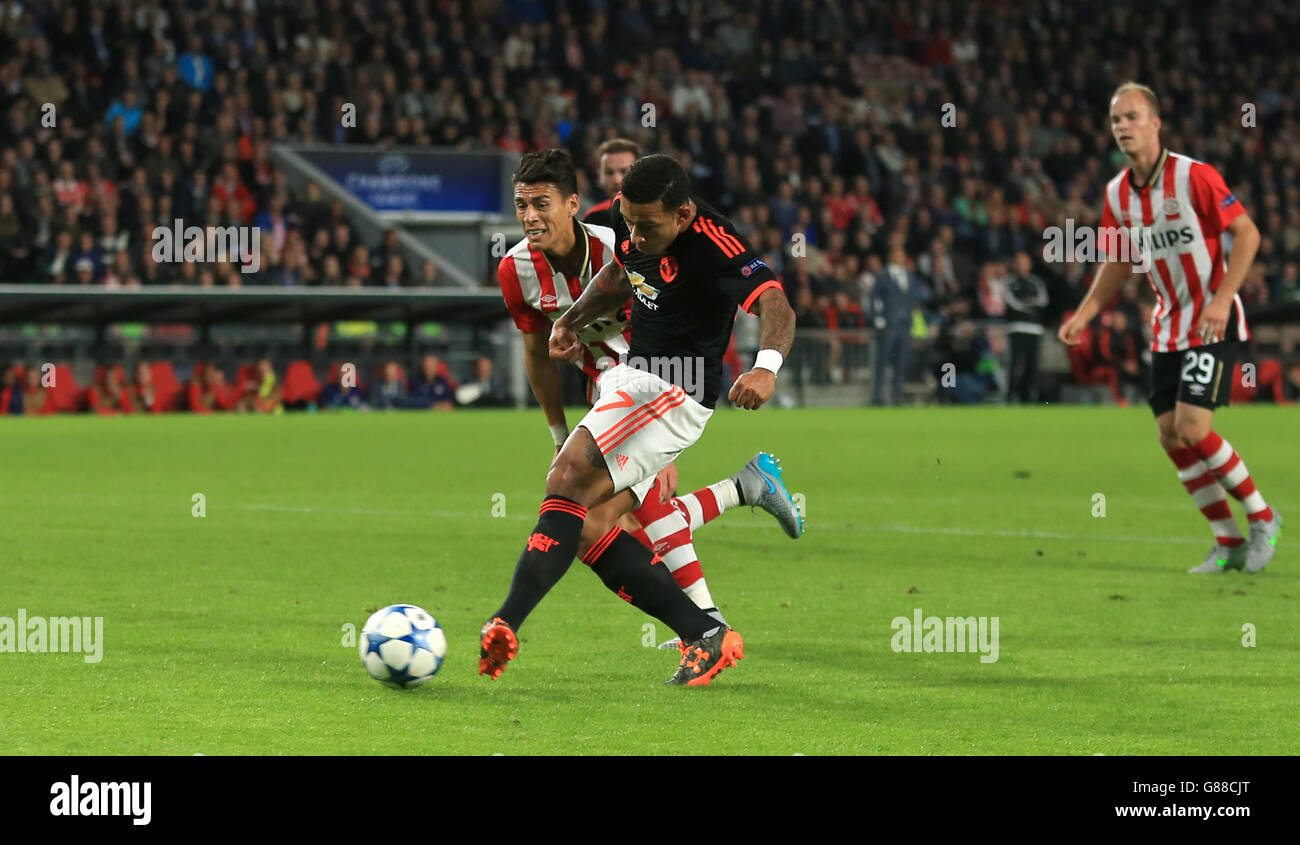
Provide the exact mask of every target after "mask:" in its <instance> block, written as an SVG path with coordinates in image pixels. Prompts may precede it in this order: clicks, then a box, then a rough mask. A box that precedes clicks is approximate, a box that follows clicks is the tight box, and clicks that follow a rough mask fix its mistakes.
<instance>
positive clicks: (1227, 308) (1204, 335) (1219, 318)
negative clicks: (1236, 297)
mask: <svg viewBox="0 0 1300 845" xmlns="http://www.w3.org/2000/svg"><path fill="white" fill-rule="evenodd" d="M1231 311H1232V300H1230V299H1225V300H1220V299H1219V298H1218V297H1215V298H1214V299H1212V300H1210V304H1209V305H1207V306H1206V308H1205V310H1204V311H1202V312H1201V319H1200V320H1198V321H1197V323H1196V329H1195V334H1196V336H1197V337H1199V338H1200V339H1201V340H1202V342H1204V343H1217V342H1218V341H1220V340H1223V338H1224V334H1225V333H1226V332H1227V329H1228V315H1229V313H1231Z"/></svg>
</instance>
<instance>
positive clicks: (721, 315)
mask: <svg viewBox="0 0 1300 845" xmlns="http://www.w3.org/2000/svg"><path fill="white" fill-rule="evenodd" d="M691 198H692V199H693V200H694V201H695V205H696V208H697V213H696V215H695V218H694V219H693V220H692V221H691V223H690V225H689V226H688V227H687V228H686V230H685V231H683V232H682V233H681V234H679V235H678V236H677V238H676V239H675V240H674V241H673V242H672V243H671V244H669V245H668V249H667V250H665V251H664V253H663V254H661V255H650V254H647V253H644V252H640V251H639V250H637V249H636V248H635V247H634V246H632V242H631V238H630V232H629V231H628V227H627V224H626V223H625V222H624V221H623V215H622V214H621V213H620V212H619V200H618V199H615V200H614V205H613V208H612V209H611V216H612V218H613V220H612V223H613V226H612V228H613V229H614V260H615V261H617V262H618V263H619V265H620V266H621V267H622V268H623V269H624V271H625V272H626V273H627V277H628V279H630V280H631V282H632V340H631V344H630V346H631V349H630V352H629V358H630V359H636V358H639V359H642V360H644V361H651V359H654V358H664V357H669V358H672V359H675V360H677V361H681V362H682V363H681V364H679V365H678V366H677V367H674V368H672V369H671V370H670V371H669V372H668V373H665V372H657V374H658V375H659V376H661V377H664V378H669V376H670V374H671V375H677V374H678V373H683V374H684V371H685V369H684V368H685V367H686V366H688V364H687V362H691V361H694V360H696V359H703V367H704V373H703V383H704V392H703V399H702V401H701V404H703V405H704V406H705V407H706V408H712V407H713V406H714V405H715V404H716V403H717V401H718V394H719V393H720V391H721V389H722V356H723V354H724V353H725V352H726V351H727V343H728V341H730V339H731V327H732V324H733V323H734V322H735V319H736V306H738V305H739V306H741V307H742V308H744V309H745V310H746V311H748V310H750V309H751V308H753V306H754V303H755V302H757V301H758V297H759V295H760V294H762V293H763V291H765V290H767V289H768V288H772V287H775V288H780V287H781V282H780V281H779V280H778V279H777V278H776V274H775V273H773V272H772V269H771V268H770V267H768V266H767V262H765V261H764V260H763V259H762V257H760V256H759V254H758V253H757V252H755V251H754V249H753V248H752V247H751V246H750V245H749V243H748V242H747V241H746V240H745V239H744V238H743V237H741V235H740V234H739V233H738V232H737V231H736V227H735V226H733V225H732V223H731V221H730V220H728V219H727V218H726V217H724V216H723V215H722V214H721V213H720V212H719V211H718V210H717V209H715V208H714V207H713V206H711V205H709V204H708V203H706V202H704V201H702V200H701V199H700V198H699V197H695V196H692V197H691ZM633 363H636V362H635V361H634V362H633ZM694 379H695V380H698V379H699V375H698V374H694ZM669 380H675V381H678V384H679V386H680V387H682V388H683V389H685V390H687V392H690V391H691V388H692V387H698V384H696V385H689V384H681V383H680V382H681V381H686V380H688V379H687V378H680V377H679V378H677V379H673V378H669Z"/></svg>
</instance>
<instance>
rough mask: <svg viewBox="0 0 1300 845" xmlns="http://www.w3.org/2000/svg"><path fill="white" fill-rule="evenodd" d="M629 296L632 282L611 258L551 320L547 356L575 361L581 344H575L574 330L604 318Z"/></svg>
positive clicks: (579, 353) (580, 351) (575, 331)
mask: <svg viewBox="0 0 1300 845" xmlns="http://www.w3.org/2000/svg"><path fill="white" fill-rule="evenodd" d="M631 296H632V282H631V281H630V280H629V279H628V277H627V273H626V272H624V271H623V268H622V267H620V266H619V265H618V262H617V261H611V262H609V263H608V264H606V265H605V266H604V267H601V268H600V272H598V273H597V274H596V277H595V278H594V279H592V280H591V283H590V284H588V285H587V289H586V290H584V291H583V292H582V296H580V297H578V301H577V302H575V303H573V307H572V308H570V309H569V310H568V311H566V312H564V316H563V317H561V318H560V319H558V320H556V321H555V324H554V326H552V328H551V344H550V348H551V357H552V358H559V359H561V360H563V361H576V360H577V359H578V356H579V355H581V354H582V345H581V344H580V343H578V332H580V331H582V330H583V329H585V328H586V327H587V326H589V325H591V324H592V322H593V321H595V320H598V319H600V318H601V317H607V316H609V315H611V314H613V313H614V312H615V311H617V310H618V309H619V308H622V307H623V305H624V304H625V303H626V302H627V301H628V299H630V298H631Z"/></svg>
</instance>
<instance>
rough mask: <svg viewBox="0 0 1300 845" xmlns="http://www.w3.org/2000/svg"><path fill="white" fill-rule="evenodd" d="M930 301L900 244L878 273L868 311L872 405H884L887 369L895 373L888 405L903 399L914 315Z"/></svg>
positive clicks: (890, 252) (895, 247)
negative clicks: (872, 341) (872, 346)
mask: <svg viewBox="0 0 1300 845" xmlns="http://www.w3.org/2000/svg"><path fill="white" fill-rule="evenodd" d="M928 299H929V290H928V289H927V288H926V287H925V282H924V281H923V280H922V279H921V277H920V276H919V275H917V274H916V273H914V272H912V271H911V270H909V269H908V267H907V252H906V250H905V249H904V248H903V247H902V246H901V245H895V246H893V247H891V248H890V250H889V261H888V262H887V263H886V264H885V266H884V267H882V268H881V269H880V271H879V272H878V273H876V276H875V279H874V282H873V284H872V286H871V293H870V303H869V307H868V308H867V309H866V310H867V313H869V314H870V315H871V317H872V321H873V324H874V325H875V327H876V350H875V351H876V361H875V365H874V367H873V368H872V370H873V378H872V386H871V404H873V405H883V404H885V368H886V367H890V368H891V369H892V371H893V372H892V378H891V380H892V382H893V385H892V389H891V390H890V397H889V404H891V405H897V404H898V403H899V402H900V401H901V400H902V398H903V379H905V378H906V377H907V367H908V364H909V362H910V360H911V352H912V313H913V312H914V311H915V310H916V309H917V308H918V307H919V306H920V305H921V304H922V303H923V302H926V301H927V300H928Z"/></svg>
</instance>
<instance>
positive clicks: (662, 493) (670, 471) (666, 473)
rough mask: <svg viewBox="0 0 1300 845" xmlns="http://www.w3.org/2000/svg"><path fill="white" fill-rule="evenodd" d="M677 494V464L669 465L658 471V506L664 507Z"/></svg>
mask: <svg viewBox="0 0 1300 845" xmlns="http://www.w3.org/2000/svg"><path fill="white" fill-rule="evenodd" d="M676 493H677V464H676V463H671V464H669V465H668V466H666V467H664V468H663V469H661V470H659V504H661V505H666V504H668V503H669V502H671V501H672V499H673V496H674V495H676Z"/></svg>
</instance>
